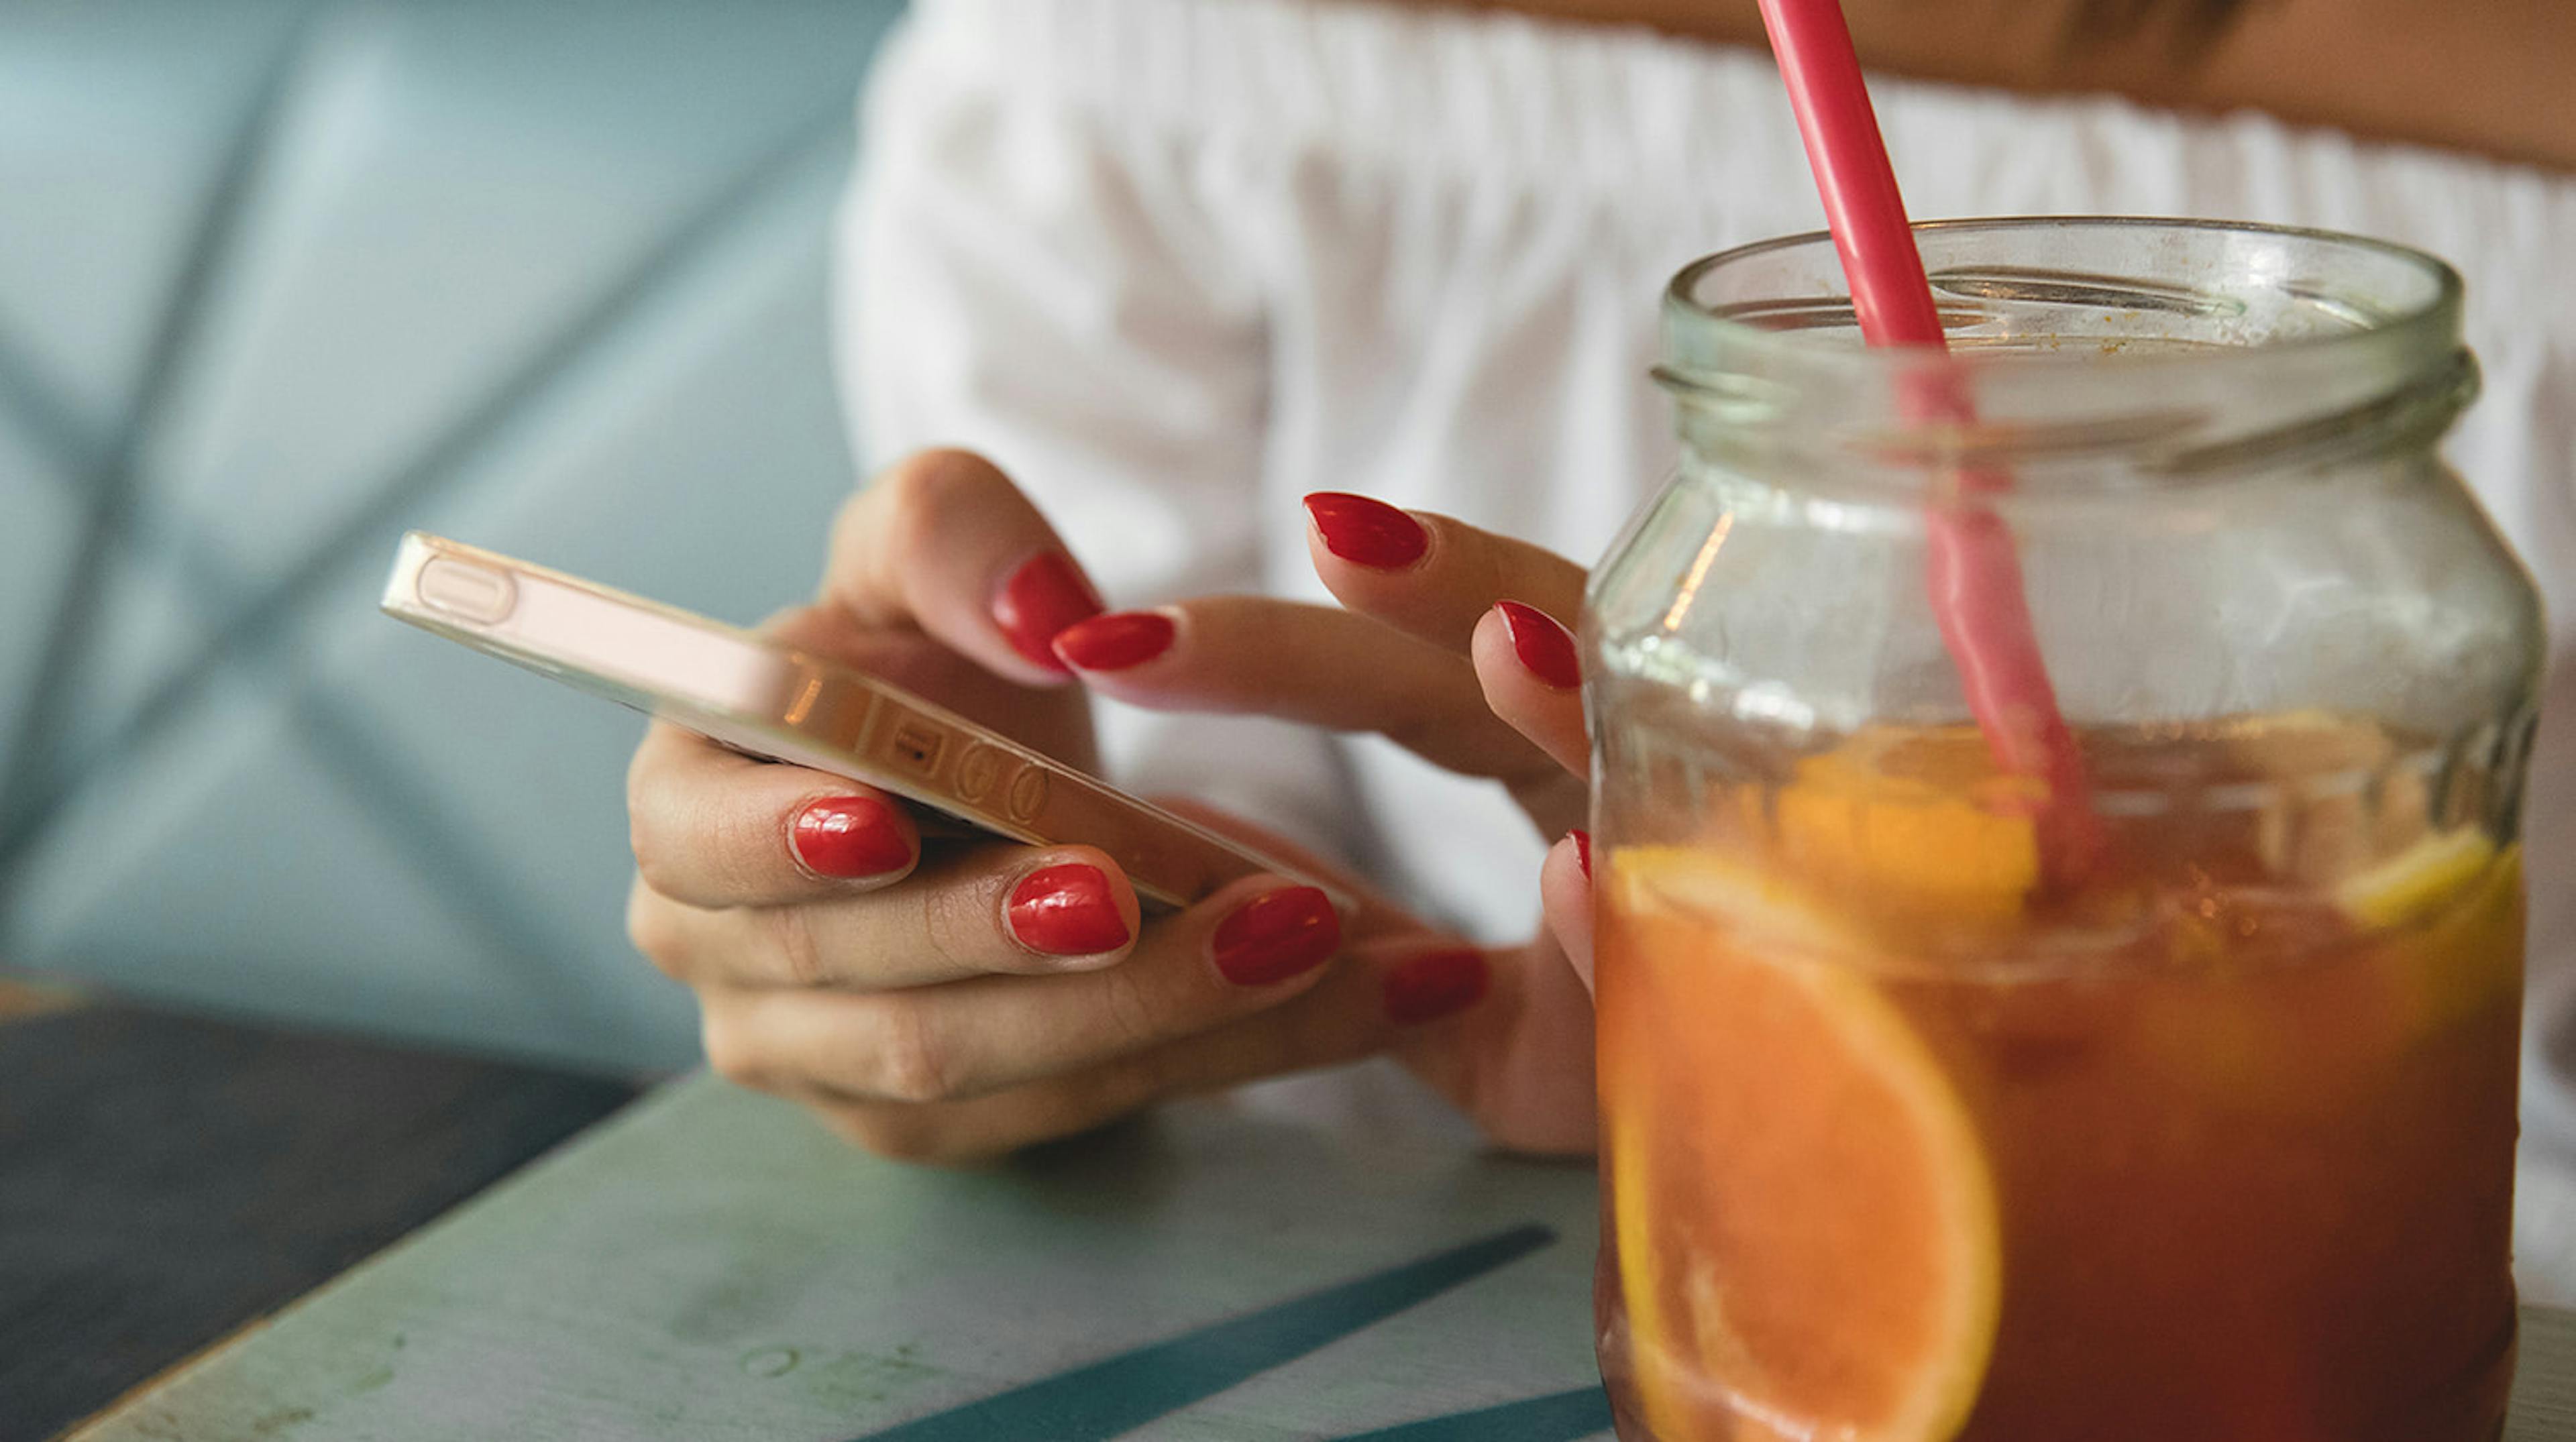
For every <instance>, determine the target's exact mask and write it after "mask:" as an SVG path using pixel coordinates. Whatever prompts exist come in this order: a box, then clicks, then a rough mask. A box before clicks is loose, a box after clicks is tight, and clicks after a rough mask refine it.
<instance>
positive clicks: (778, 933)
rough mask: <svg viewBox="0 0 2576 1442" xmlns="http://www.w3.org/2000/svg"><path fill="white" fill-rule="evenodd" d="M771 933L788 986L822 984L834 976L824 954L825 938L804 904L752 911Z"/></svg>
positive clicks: (773, 949) (772, 945) (780, 970)
mask: <svg viewBox="0 0 2576 1442" xmlns="http://www.w3.org/2000/svg"><path fill="white" fill-rule="evenodd" d="M753 914H754V915H756V916H758V917H760V918H761V925H762V926H763V927H764V928H765V929H766V930H767V931H768V933H769V946H770V950H771V952H772V953H773V954H774V955H775V956H776V957H777V959H778V971H779V978H780V980H781V981H783V982H785V983H786V984H787V985H789V986H805V987H814V986H823V985H826V984H828V983H829V982H830V981H831V980H832V977H831V968H830V964H829V963H828V962H826V961H825V960H824V957H823V942H822V938H820V937H818V936H816V935H815V934H814V919H813V917H812V916H811V915H810V914H808V913H807V911H806V909H805V908H804V907H801V906H772V907H768V908H766V909H764V910H761V911H757V912H754V913H753Z"/></svg>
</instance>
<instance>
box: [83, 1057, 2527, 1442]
mask: <svg viewBox="0 0 2576 1442" xmlns="http://www.w3.org/2000/svg"><path fill="white" fill-rule="evenodd" d="M1593 1203H1594V1190H1593V1183H1592V1178H1591V1176H1590V1174H1589V1173H1588V1171H1586V1170H1584V1169H1582V1168H1576V1167H1565V1166H1546V1165H1540V1164H1534V1163H1521V1162H1512V1161H1506V1160H1499V1159H1493V1158H1485V1157H1478V1156H1474V1155H1469V1154H1464V1153H1459V1152H1454V1151H1443V1150H1440V1149H1434V1148H1423V1147H1419V1146H1414V1147H1375V1146H1371V1145H1368V1144H1366V1143H1353V1142H1350V1141H1349V1140H1347V1139H1343V1138H1332V1137H1325V1136H1320V1135H1317V1134H1315V1133H1313V1132H1311V1131H1306V1130H1302V1129H1298V1128H1294V1127H1289V1126H1285V1125H1281V1124H1276V1123H1263V1122H1259V1121H1256V1120H1253V1119H1250V1118H1247V1117H1245V1116H1243V1115H1240V1114H1237V1113H1232V1112H1229V1111H1228V1110H1227V1109H1225V1108H1224V1107H1222V1106H1221V1105H1218V1104H1202V1105H1194V1106H1189V1107H1181V1108H1174V1109H1171V1110H1170V1111H1169V1112H1167V1113H1166V1114H1165V1115H1163V1116H1161V1117H1159V1118H1157V1119H1155V1120H1153V1121H1151V1122H1144V1123H1138V1124H1135V1125H1132V1126H1129V1127H1125V1128H1122V1129H1120V1130H1118V1131H1115V1132H1112V1133H1109V1134H1106V1135H1104V1136H1100V1137H1094V1138H1089V1139H1085V1140H1083V1141H1081V1142H1078V1143H1070V1144H1066V1145H1063V1146H1059V1147H1055V1148H1051V1149H1046V1150H1042V1151H1040V1152H1038V1153H1036V1154H1033V1155H1031V1156H1028V1157H1026V1158H1023V1159H1021V1160H1019V1161H1016V1162H1014V1163H1012V1164H1010V1165H1007V1166H1002V1167H997V1168H993V1169H989V1170H984V1171H975V1172H938V1171H926V1170H919V1169H912V1168H905V1167H899V1166H894V1165H890V1164H887V1163H882V1162H878V1161H875V1160H872V1159H870V1158H868V1157H866V1156H863V1155H861V1154H859V1153H857V1152H854V1151H852V1150H851V1149H850V1148H848V1147H846V1146H844V1145H842V1144H841V1143H839V1142H837V1141H835V1140H833V1139H832V1138H830V1137H829V1136H827V1135H826V1134H824V1133H823V1132H822V1131H821V1130H819V1129H818V1128H816V1127H815V1126H813V1125H812V1124H811V1123H809V1122H808V1121H807V1120H806V1119H805V1118H804V1117H803V1116H802V1115H800V1114H799V1113H797V1112H796V1111H795V1110H794V1109H793V1108H791V1107H788V1106H785V1105H783V1104H780V1103H775V1102H770V1101H767V1100H763V1099H760V1098H755V1097H752V1096H749V1095H747V1094H744V1093H742V1092H739V1091H736V1090H733V1089H731V1088H728V1087H725V1086H722V1085H720V1084H718V1083H715V1082H713V1081H710V1080H706V1079H703V1078H700V1079H694V1080H688V1081H683V1082H680V1083H676V1084H674V1085H672V1086H670V1087H668V1088H666V1089H664V1090H663V1091H661V1092H659V1093H658V1094H656V1095H655V1096H653V1097H652V1098H650V1099H648V1100H647V1101H645V1102H643V1103H641V1104H639V1105H637V1106H636V1107H634V1108H631V1109H629V1111H628V1112H627V1113H626V1114H624V1115H622V1116H620V1117H618V1118H616V1119H614V1120H612V1121H610V1122H608V1123H607V1124H605V1125H603V1126H601V1127H600V1128H598V1129H596V1130H595V1131H594V1132H593V1133H592V1134H591V1135H590V1136H588V1137H586V1138H585V1139H583V1140H582V1141H581V1142H580V1143H579V1144H578V1145H576V1146H573V1147H570V1148H567V1149H565V1150H563V1151H561V1152H558V1153H557V1154H556V1155H554V1156H552V1157H549V1158H547V1159H545V1160H544V1161H542V1162H540V1163H539V1164H537V1165H535V1166H533V1167H531V1168H529V1169H528V1170H526V1171H525V1172H523V1173H522V1174H520V1175H519V1176H518V1177H516V1178H514V1179H513V1180H511V1181H510V1182H508V1183H506V1184H504V1185H503V1186H501V1187H498V1188H496V1189H494V1190H493V1191H492V1192H490V1193H488V1194H486V1195H485V1196H484V1197H482V1198H480V1199H478V1200H477V1201H475V1202H473V1203H471V1204H469V1205H468V1206H466V1207H464V1208H463V1209H461V1210H460V1211H458V1212H456V1213H455V1214H453V1215H451V1216H450V1217H448V1218H446V1219H445V1220H442V1221H440V1222H438V1223H437V1224H435V1225H433V1226H431V1227H429V1228H427V1229H426V1230H424V1231H423V1232H422V1233H420V1234H419V1235H418V1236H416V1237H414V1238H412V1239H411V1240H409V1241H407V1242H405V1243H403V1244H402V1245H401V1246H398V1247H396V1248H395V1249H393V1250H392V1251H390V1252H388V1253H386V1254H385V1255H383V1256H381V1257H379V1258H377V1259H376V1260H374V1261H372V1262H369V1263H368V1264H366V1265H365V1266H362V1267H360V1268H358V1269H357V1270H356V1271H354V1272H352V1273H350V1274H349V1275H348V1276H346V1277H344V1278H342V1279H341V1280H339V1281H337V1282H335V1283H333V1284H331V1285H330V1286H328V1287H325V1288H324V1289H322V1290H321V1291H320V1292H318V1293H316V1294H315V1295H313V1296H312V1297H310V1298H308V1299H307V1300H305V1301H304V1302H302V1303H301V1304H299V1305H297V1306H296V1307H294V1308H292V1309H290V1310H288V1311H287V1312H285V1313H284V1314H282V1315H280V1316H279V1317H277V1318H276V1319H274V1320H273V1321H271V1322H269V1323H268V1324H266V1325H264V1326H261V1327H259V1328H256V1329H253V1330H251V1331H249V1332H246V1333H245V1334H243V1335H242V1336H240V1337H239V1338H237V1339H236V1340H234V1341H233V1342H231V1343H230V1344H228V1345H226V1346H225V1347H223V1348H221V1349H219V1350H217V1351H215V1352H213V1353H212V1354H210V1355H208V1356H206V1357H204V1358H202V1359H200V1360H199V1361H197V1362H196V1363H195V1364H193V1365H192V1366H189V1367H187V1368H186V1369H184V1370H182V1371H180V1372H179V1373H177V1374H176V1375H174V1376H172V1377H170V1378H169V1379H167V1380H166V1381H164V1382H163V1383H162V1384H160V1385H159V1386H157V1387H154V1388H152V1389H150V1390H149V1391H147V1392H145V1393H144V1394H142V1395H140V1396H137V1397H135V1398H134V1399H132V1400H131V1401H129V1402H128V1403H127V1404H126V1405H124V1406H122V1407H120V1408H119V1409H117V1410H116V1411H115V1412H114V1413H113V1414H111V1415H109V1416H107V1417H104V1418H102V1419H100V1420H98V1421H97V1422H96V1423H95V1424H93V1425H92V1426H90V1427H89V1428H87V1429H85V1430H83V1431H82V1432H80V1433H79V1434H78V1437H79V1439H80V1442H144V1439H154V1442H159V1439H166V1438H171V1437H184V1438H187V1439H190V1442H233V1439H241V1442H249V1439H254V1438H258V1439H322V1438H332V1439H339V1438H386V1439H413V1438H434V1439H447V1438H455V1439H469V1438H471V1439H481V1438H494V1437H507V1438H511V1439H515V1442H569V1439H575V1438H582V1439H591V1438H620V1439H625V1438H686V1439H691V1442H725V1439H752V1438H760V1439H773V1438H810V1439H813V1442H858V1439H869V1442H941V1439H948V1442H997V1439H1000V1442H1007V1439H1017V1438H1043V1439H1049V1442H1075V1439H1082V1438H1107V1437H1112V1436H1118V1437H1137V1438H1164V1439H1184V1438H1186V1439H1200V1442H1281V1439H1288V1438H1317V1437H1322V1438H1338V1439H1344V1442H1350V1439H1370V1442H1573V1439H1578V1438H1589V1437H1604V1436H1607V1433H1606V1430H1605V1427H1606V1410H1605V1408H1604V1406H1603V1404H1602V1402H1601V1395H1600V1389H1599V1384H1598V1380H1597V1377H1596V1375H1595V1373H1594V1370H1593V1363H1592V1351H1591V1323H1590V1308H1589V1302H1588V1298H1589V1294H1590V1288H1591V1277H1592V1245H1593V1237H1594V1231H1593ZM2524 1336H2525V1365H2524V1367H2523V1369H2522V1374H2521V1379H2520V1383H2519V1386H2518V1400H2517V1412H2516V1417H2515V1421H2514V1423H2513V1424H2512V1427H2511V1429H2510V1430H2509V1432H2508V1434H2507V1435H2508V1438H2509V1439H2511V1442H2537V1439H2543V1438H2549V1439H2558V1438H2576V1319H2571V1318H2570V1317H2568V1316H2566V1315H2563V1314H2557V1313H2548V1312H2538V1311H2535V1312H2531V1313H2527V1314H2526V1329H2525V1333H2524Z"/></svg>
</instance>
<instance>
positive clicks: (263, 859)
mask: <svg viewBox="0 0 2576 1442" xmlns="http://www.w3.org/2000/svg"><path fill="white" fill-rule="evenodd" d="M897 8H898V7H897V5H896V4H895V3H893V0H764V3H761V4H758V5H731V4H718V3H712V0H699V3H684V0H645V3H639V0H618V3H565V0H558V3H549V4H536V5H530V4H514V3H502V0H462V3H460V0H447V3H434V0H409V3H372V4H324V3H294V0H228V3H220V4H213V3H203V0H110V3H81V0H59V3H57V0H40V3H22V4H18V5H13V6H10V7H8V8H6V9H5V10H0V966H5V967H9V968H13V969H19V970H28V971H39V972H49V973H55V974H60V975H67V976H71V977H74V978H80V979H87V980H91V981H95V982H97V983H100V984H103V985H106V986H109V987H112V988H115V989H119V990H123V991H126V992H129V993H132V994H137V995H141V996H144V997H148V998H155V999H160V1000H165V1001H169V1002H172V1003H176V1004H181V1005H186V1006H193V1007H202V1008H209V1009H217V1010H224V1011H232V1012H242V1013H255V1014H261V1015H266V1016H272V1017H276V1018H280V1019H284V1020H288V1021H291V1022H298V1023H310V1024H314V1025H321V1026H328V1027H335V1028H351V1029H359V1030H366V1031H374V1032H381V1033H390V1034H399V1035H405V1036H410V1037H415V1038H420V1039H426V1040H432V1041H437V1042H443V1043H449V1044H455V1045H462V1046H467V1047H472V1048H478V1049H486V1050H493V1051H500V1052H509V1053H517V1054H522V1055H530V1056H539V1057H545V1058H549V1059H552V1060H555V1061H558V1062H565V1063H571V1064H575V1065H586V1066H598V1067H608V1068H619V1069H625V1068H637V1067H657V1066H667V1065H676V1064H680V1063H683V1062H685V1061H687V1060H688V1059H689V1058H690V1057H691V1056H692V1055H693V1054H694V1051H695V1037H694V1032H693V1027H692V1011H691V1009H690V1007H689V1005H688V1003H687V999H686V997H685V996H684V995H683V994H682V993H680V992H679V991H678V990H677V989H676V988H673V987H670V986H668V985H666V984H665V983H663V982H662V981H661V979H660V978H659V977H657V976H655V975H654V974H653V973H652V972H651V971H650V970H649V969H648V968H647V967H646V966H645V965H644V964H643V963H642V962H640V961H639V960H637V959H636V958H635V957H634V956H633V955H632V954H631V952H630V951H629V949H628V947H627V945H626V942H625V938H624V933H623V926H622V905H623V898H624V893H625V887H626V878H627V861H626V857H625V854H624V834H625V833H624V826H625V822H624V805H623V797H622V788H621V778H622V774H623V768H624V763H625V756H626V753H627V751H628V750H629V748H630V747H631V745H632V743H633V740H634V737H635V735H636V733H637V730H638V724H637V723H636V722H635V721H634V720H633V719H632V718H631V717H625V716H622V715H620V714H619V713H617V712H615V711H613V710H611V709H610V708H608V707H606V706H604V705H602V704H600V703H598V702H595V701H591V700H588V699H587V698H583V697H579V696H575V695H573V694H571V693H570V692H566V691H562V690H560V689H559V688H556V687H553V686H551V685H549V684H547V683H545V682H543V681H540V680H537V679H536V678H533V677H527V676H523V675H519V674H517V673H515V672H512V671H509V670H507V669H505V668H502V667H499V666H496V665H494V664H492V663H491V662H489V661H484V660H480V659H478V658H475V657H472V656H470V655H468V654H466V653H464V652H462V651H459V650H456V649H455V648H452V647H446V646H443V645H441V644H440V643H438V642H436V641H434V640H431V639H429V638H427V637H424V636H421V635H418V634H416V633H412V632H410V631H408V630H407V629H406V628H403V627H399V626H395V625H393V624H391V623H390V622H387V621H384V620H382V619H381V618H379V617H378V616H376V615H375V614H374V611H373V600H374V593H375V590H376V587H377V586H378V584H379V582H380V579H381V575H382V571H383V568H384V566H385V564H386V561H387V558H388V557H389V556H390V555H391V553H392V548H393V543H394V540H395V538H396V536H397V535H398V534H399V533H400V532H401V531H402V530H403V529H404V528H406V527H409V526H422V527H427V528H430V529H434V530H438V531H442V532H445V533H448V534H452V535H456V536H459V537H462V538H468V539H472V540H475V541H477V542H480V543H484V544H488V545H492V546H496V547H500V548H502V549H505V550H510V551H514V552H517V553H519V554H523V555H526V556H529V557H531V558H533V559H540V560H544V561H547V562H550V563H555V564H559V565H562V566H565V567H567V568H570V569H573V570H576V571H580V572H583V573H585V574H589V575H593V576H597V577H599V578H600V579H603V580H607V581H610V582H613V583H616V584H621V585H625V586H629V587H632V588H634V589H638V590H641V591H644V592H646V593H649V594H653V595H657V596H661V597H664V598H667V599H670V600H673V601H676V602H679V603H681V604H685V605H690V606H693V607H696V608H699V609H703V610H705V611H708V612H710V613H711V614H715V615H718V616H723V617H728V618H732V619H737V620H745V621H748V620H753V619H757V618H758V617H760V616H762V615H764V614H766V613H768V612H769V611H771V610H774V609H775V608H777V607H779V606H781V605H785V604H789V603H791V602H794V601H796V600H799V599H801V598H802V597H803V596H804V595H805V594H806V593H807V592H808V591H809V590H810V586H811V578H812V577H813V575H814V574H815V573H816V570H817V568H818V567H819V564H820V559H821V555H822V548H823V544H824V527H825V524H826V522H827V521H828V519H829V517H830V515H831V512H832V508H833V506H834V505H835V504H836V503H837V501H838V500H839V498H840V497H841V496H842V494H844V493H845V492H846V491H847V490H848V488H849V487H850V485H851V483H852V478H851V470H850V463H849V460H848V445H847V442H846V439H845V436H844V432H843V430H842V424H841V420H840V416H839V411H838V407H837V405H836V404H835V401H834V397H833V394H832V388H831V381H830V376H829V371H828V357H827V316H826V313H825V312H826V304H825V287H826V278H825V257H826V245H827V229H828V224H829V217H830V212H831V208H832V206H833V203H834V201H835V199H836V197H837V195H838V194H839V191H840V189H841V186H842V183H843V181H844V179H845V175H846V171H847V167H848V161H849V150H850V140H851V134H852V124H851V114H852V104H853V100H854V97H855V95H856V92H857V88H858V83H859V80H860V77H861V75H862V72H863V70H864V68H865V65H866V62H867V58H868V55H869V53H870V51H871V49H872V47H873V46H874V45H875V43H876V42H877V40H878V38H879V37H880V36H881V34H882V33H883V31H884V29H885V27H886V25H887V24H888V23H889V22H890V21H891V20H892V18H893V16H894V14H895V12H896V10H897Z"/></svg>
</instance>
